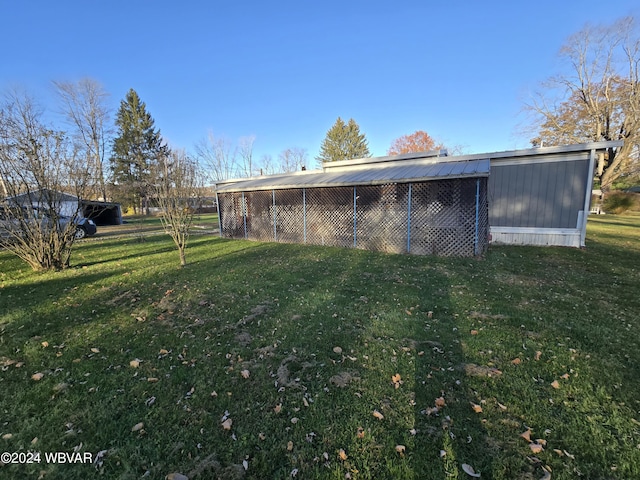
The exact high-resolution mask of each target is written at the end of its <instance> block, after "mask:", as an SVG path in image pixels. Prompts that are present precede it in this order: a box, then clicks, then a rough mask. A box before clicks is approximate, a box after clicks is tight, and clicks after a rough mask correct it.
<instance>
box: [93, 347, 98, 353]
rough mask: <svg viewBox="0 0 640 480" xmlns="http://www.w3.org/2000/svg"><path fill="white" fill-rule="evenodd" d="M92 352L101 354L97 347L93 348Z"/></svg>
mask: <svg viewBox="0 0 640 480" xmlns="http://www.w3.org/2000/svg"><path fill="white" fill-rule="evenodd" d="M91 351H92V352H93V353H100V350H99V349H97V348H96V347H93V348H92V349H91Z"/></svg>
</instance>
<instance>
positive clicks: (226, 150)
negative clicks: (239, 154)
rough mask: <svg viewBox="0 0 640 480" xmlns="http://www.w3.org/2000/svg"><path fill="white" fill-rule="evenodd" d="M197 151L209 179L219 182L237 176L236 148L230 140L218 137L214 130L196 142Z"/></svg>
mask: <svg viewBox="0 0 640 480" xmlns="http://www.w3.org/2000/svg"><path fill="white" fill-rule="evenodd" d="M195 151H196V156H197V158H198V161H199V163H200V164H201V165H202V168H203V169H204V170H205V171H206V174H207V179H208V180H209V181H211V182H217V181H220V180H227V179H229V178H233V177H235V176H236V173H237V169H238V164H237V159H236V150H235V149H234V148H232V145H231V141H230V140H228V139H226V138H224V137H216V136H215V135H214V134H213V132H209V135H208V136H207V138H206V139H203V140H201V141H200V142H198V143H197V144H196V146H195Z"/></svg>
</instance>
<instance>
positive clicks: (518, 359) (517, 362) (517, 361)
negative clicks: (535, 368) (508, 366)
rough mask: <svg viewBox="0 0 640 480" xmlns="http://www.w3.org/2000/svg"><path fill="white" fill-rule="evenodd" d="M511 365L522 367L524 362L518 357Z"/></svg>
mask: <svg viewBox="0 0 640 480" xmlns="http://www.w3.org/2000/svg"><path fill="white" fill-rule="evenodd" d="M511 363H512V364H514V365H520V364H521V363H522V360H520V357H516V358H514V359H513V360H511Z"/></svg>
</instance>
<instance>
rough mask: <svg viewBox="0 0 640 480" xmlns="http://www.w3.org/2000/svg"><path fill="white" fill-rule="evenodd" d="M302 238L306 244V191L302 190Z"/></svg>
mask: <svg viewBox="0 0 640 480" xmlns="http://www.w3.org/2000/svg"><path fill="white" fill-rule="evenodd" d="M302 238H303V239H304V243H307V189H306V188H303V189H302Z"/></svg>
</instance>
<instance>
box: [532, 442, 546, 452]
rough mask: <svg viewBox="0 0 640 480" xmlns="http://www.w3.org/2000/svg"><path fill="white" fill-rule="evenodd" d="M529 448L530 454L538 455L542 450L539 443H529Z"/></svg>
mask: <svg viewBox="0 0 640 480" xmlns="http://www.w3.org/2000/svg"><path fill="white" fill-rule="evenodd" d="M529 448H530V449H531V453H540V452H541V451H542V450H544V448H543V446H542V445H540V444H539V443H530V444H529Z"/></svg>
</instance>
